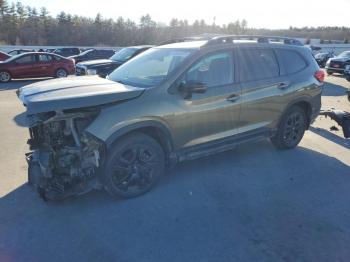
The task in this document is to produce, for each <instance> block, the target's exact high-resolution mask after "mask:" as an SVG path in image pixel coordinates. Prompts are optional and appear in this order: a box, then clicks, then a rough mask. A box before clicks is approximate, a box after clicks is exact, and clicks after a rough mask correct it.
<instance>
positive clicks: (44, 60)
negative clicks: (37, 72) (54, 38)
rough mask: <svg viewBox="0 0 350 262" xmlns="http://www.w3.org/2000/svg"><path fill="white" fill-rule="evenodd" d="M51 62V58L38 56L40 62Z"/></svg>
mask: <svg viewBox="0 0 350 262" xmlns="http://www.w3.org/2000/svg"><path fill="white" fill-rule="evenodd" d="M51 60H52V57H51V56H49V55H39V61H40V62H50V61H51Z"/></svg>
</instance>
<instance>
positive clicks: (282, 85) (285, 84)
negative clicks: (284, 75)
mask: <svg viewBox="0 0 350 262" xmlns="http://www.w3.org/2000/svg"><path fill="white" fill-rule="evenodd" d="M289 85H290V83H288V82H281V83H278V84H277V88H278V89H282V90H283V89H286V88H288V87H289Z"/></svg>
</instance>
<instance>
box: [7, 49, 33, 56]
mask: <svg viewBox="0 0 350 262" xmlns="http://www.w3.org/2000/svg"><path fill="white" fill-rule="evenodd" d="M29 52H35V50H33V49H13V50H11V51H10V52H7V53H8V54H9V55H11V56H14V55H19V54H23V53H29Z"/></svg>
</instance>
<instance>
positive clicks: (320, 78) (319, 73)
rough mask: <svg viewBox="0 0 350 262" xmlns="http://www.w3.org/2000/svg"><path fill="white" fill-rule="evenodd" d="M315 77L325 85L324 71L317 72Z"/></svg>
mask: <svg viewBox="0 0 350 262" xmlns="http://www.w3.org/2000/svg"><path fill="white" fill-rule="evenodd" d="M314 77H315V78H316V79H317V80H318V81H319V82H320V83H323V82H324V77H325V74H324V71H323V70H318V71H316V72H315V74H314Z"/></svg>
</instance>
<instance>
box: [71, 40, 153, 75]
mask: <svg viewBox="0 0 350 262" xmlns="http://www.w3.org/2000/svg"><path fill="white" fill-rule="evenodd" d="M151 47H152V46H150V45H147V46H131V47H126V48H123V49H121V50H120V51H118V52H117V53H115V54H114V55H113V56H112V57H110V58H109V59H103V60H93V61H86V62H81V63H79V64H77V65H76V73H75V74H76V75H79V76H81V75H96V74H97V75H99V76H101V77H106V76H107V75H108V74H110V73H111V72H112V71H113V70H114V69H116V68H118V67H119V66H120V65H122V64H124V63H125V62H126V61H128V60H130V59H131V58H133V57H135V56H137V55H138V54H141V53H142V52H144V51H146V50H147V49H149V48H151Z"/></svg>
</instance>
